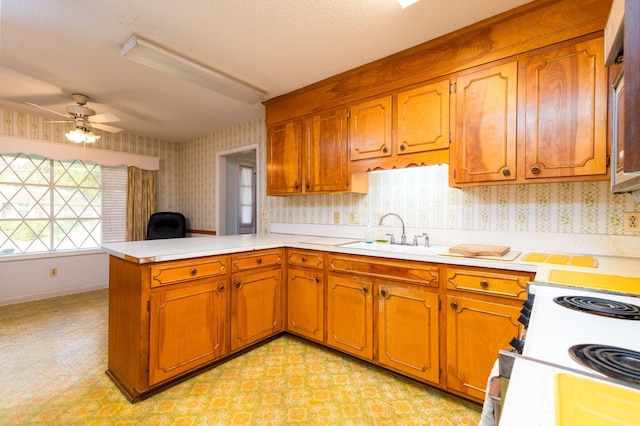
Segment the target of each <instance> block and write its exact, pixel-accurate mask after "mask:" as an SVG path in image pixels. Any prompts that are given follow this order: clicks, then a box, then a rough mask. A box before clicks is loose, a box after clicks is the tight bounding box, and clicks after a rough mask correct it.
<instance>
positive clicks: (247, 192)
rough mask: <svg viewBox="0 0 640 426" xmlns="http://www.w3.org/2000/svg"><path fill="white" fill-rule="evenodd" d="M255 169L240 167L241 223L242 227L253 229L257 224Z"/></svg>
mask: <svg viewBox="0 0 640 426" xmlns="http://www.w3.org/2000/svg"><path fill="white" fill-rule="evenodd" d="M254 174H255V173H254V171H253V167H250V166H243V165H241V166H240V179H239V183H240V196H239V198H238V199H239V202H238V204H239V207H240V208H239V216H240V217H239V219H240V221H239V223H240V227H253V226H254V224H255V192H254V189H253V186H254V180H255V179H254Z"/></svg>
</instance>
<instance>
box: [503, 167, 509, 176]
mask: <svg viewBox="0 0 640 426" xmlns="http://www.w3.org/2000/svg"><path fill="white" fill-rule="evenodd" d="M502 175H503V176H511V170H509V169H504V170H503V171H502Z"/></svg>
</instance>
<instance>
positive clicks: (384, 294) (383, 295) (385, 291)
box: [380, 288, 390, 299]
mask: <svg viewBox="0 0 640 426" xmlns="http://www.w3.org/2000/svg"><path fill="white" fill-rule="evenodd" d="M380 296H382V297H383V298H384V299H388V298H389V296H390V294H389V292H388V291H387V289H386V288H383V289H382V290H380Z"/></svg>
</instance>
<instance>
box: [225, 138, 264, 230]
mask: <svg viewBox="0 0 640 426" xmlns="http://www.w3.org/2000/svg"><path fill="white" fill-rule="evenodd" d="M257 150H258V145H257V144H256V145H249V146H243V147H239V148H236V149H233V150H227V151H222V152H219V153H217V154H216V212H217V215H216V235H239V234H255V233H256V232H257V217H256V213H257V211H258V206H257V202H258V197H257V178H256V177H257V175H258V170H257V168H258V165H257V160H256V159H257V157H258V155H257Z"/></svg>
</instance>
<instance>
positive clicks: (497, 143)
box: [452, 61, 518, 184]
mask: <svg viewBox="0 0 640 426" xmlns="http://www.w3.org/2000/svg"><path fill="white" fill-rule="evenodd" d="M517 79H518V65H517V62H515V61H513V62H508V63H505V64H501V65H495V66H492V67H490V68H483V69H479V70H477V71H473V72H470V73H468V74H464V75H460V76H459V77H458V78H457V80H456V133H455V136H454V140H453V145H452V149H453V157H452V163H453V170H452V173H453V181H454V183H456V184H460V183H474V182H491V181H509V180H514V179H516V124H517V87H518V84H517Z"/></svg>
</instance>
